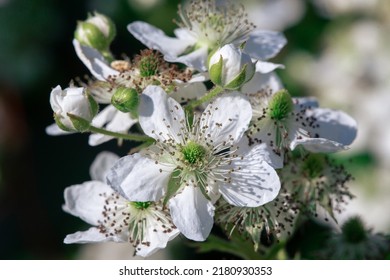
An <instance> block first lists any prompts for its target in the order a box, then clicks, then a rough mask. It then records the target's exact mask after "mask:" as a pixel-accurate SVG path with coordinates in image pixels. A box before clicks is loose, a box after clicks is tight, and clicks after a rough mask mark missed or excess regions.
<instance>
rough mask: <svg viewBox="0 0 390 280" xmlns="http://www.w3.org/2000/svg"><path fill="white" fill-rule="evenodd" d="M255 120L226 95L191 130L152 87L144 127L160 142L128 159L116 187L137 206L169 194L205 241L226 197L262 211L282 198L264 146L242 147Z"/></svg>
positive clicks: (142, 113)
mask: <svg viewBox="0 0 390 280" xmlns="http://www.w3.org/2000/svg"><path fill="white" fill-rule="evenodd" d="M251 117H252V113H251V107H250V104H249V102H248V101H247V100H246V99H245V98H243V97H242V96H241V95H240V94H239V93H238V92H233V93H230V94H227V93H225V94H224V95H222V97H220V98H218V99H216V100H215V101H214V102H212V103H210V104H209V105H208V106H207V107H206V109H205V110H204V112H203V113H202V114H201V115H199V116H195V121H194V123H193V125H192V126H189V124H188V123H187V121H186V117H185V114H184V110H183V109H182V107H181V106H180V104H179V103H178V102H176V101H175V100H174V99H172V98H170V97H168V95H167V94H166V93H165V92H164V91H163V90H162V89H161V88H160V87H157V86H149V87H147V88H146V90H145V91H144V92H143V94H142V96H141V103H140V108H139V122H140V125H141V127H142V129H143V130H144V132H145V134H147V135H148V136H150V137H153V138H154V139H156V144H155V145H154V146H151V147H149V148H148V149H146V150H145V151H144V152H143V153H142V154H134V155H129V156H126V157H123V158H121V159H120V160H119V161H118V162H117V163H116V164H115V165H114V167H113V168H112V169H111V171H110V173H109V174H108V176H107V181H108V184H109V185H111V186H112V187H113V188H114V189H115V190H117V191H118V192H119V193H121V195H122V196H124V197H126V198H127V199H129V200H133V201H155V200H159V199H161V198H162V197H163V196H165V200H166V201H168V203H169V208H170V211H171V215H172V219H173V222H174V224H175V225H176V226H177V227H178V229H179V230H180V232H182V233H183V234H184V235H185V236H186V237H187V238H189V239H192V240H196V241H202V240H205V239H206V238H207V236H208V235H209V233H210V231H211V228H212V226H213V216H214V205H213V204H214V202H215V201H216V200H217V199H218V197H220V195H222V197H223V198H224V199H225V200H226V201H228V202H229V203H231V204H233V205H237V206H247V207H255V206H259V205H262V204H265V203H267V202H269V201H271V200H273V199H274V198H275V197H276V195H277V194H278V192H279V189H280V181H279V178H278V176H277V174H276V172H275V170H274V169H273V168H271V167H270V166H269V165H268V164H267V163H266V162H265V161H264V160H263V157H262V150H261V149H260V146H256V147H254V148H253V149H252V150H250V151H248V152H247V153H242V154H241V153H239V151H238V150H237V149H236V148H234V145H235V144H236V143H237V142H238V141H239V140H240V138H241V137H242V135H243V134H244V132H245V130H246V129H247V127H248V124H249V122H250V120H251Z"/></svg>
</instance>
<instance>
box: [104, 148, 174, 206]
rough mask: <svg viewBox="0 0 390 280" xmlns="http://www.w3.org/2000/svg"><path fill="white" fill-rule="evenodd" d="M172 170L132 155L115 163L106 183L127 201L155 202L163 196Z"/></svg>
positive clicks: (138, 155)
mask: <svg viewBox="0 0 390 280" xmlns="http://www.w3.org/2000/svg"><path fill="white" fill-rule="evenodd" d="M174 168H175V166H169V165H167V164H164V165H162V164H159V163H157V164H156V163H155V161H154V160H151V159H149V158H146V157H142V156H141V155H140V154H133V155H129V156H125V157H122V158H121V159H119V160H118V161H117V162H116V163H115V165H114V166H113V167H112V168H111V170H110V171H109V172H108V174H107V183H108V184H109V185H110V186H111V187H112V188H113V189H114V190H116V191H117V192H118V193H120V194H122V196H123V197H125V198H126V199H128V200H129V201H157V200H159V199H160V198H161V197H162V196H163V195H164V193H165V189H166V187H167V185H168V181H169V179H170V176H171V173H172V171H173V170H174Z"/></svg>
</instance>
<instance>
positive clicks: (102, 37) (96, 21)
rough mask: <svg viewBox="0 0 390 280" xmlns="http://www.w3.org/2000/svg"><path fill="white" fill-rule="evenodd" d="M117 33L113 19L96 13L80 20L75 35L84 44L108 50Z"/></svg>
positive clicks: (100, 49)
mask: <svg viewBox="0 0 390 280" xmlns="http://www.w3.org/2000/svg"><path fill="white" fill-rule="evenodd" d="M115 35H116V28H115V25H114V23H113V22H112V20H111V19H110V18H108V17H106V16H104V15H102V14H99V13H95V14H94V15H93V16H89V17H88V19H87V20H86V21H79V22H78V23H77V28H76V31H75V34H74V37H75V38H76V39H77V40H78V41H79V42H80V43H81V44H82V45H86V46H89V47H92V48H94V49H97V50H99V51H101V52H103V51H107V50H108V48H109V46H110V44H111V42H112V41H113V40H114V38H115Z"/></svg>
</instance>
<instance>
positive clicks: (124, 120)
mask: <svg viewBox="0 0 390 280" xmlns="http://www.w3.org/2000/svg"><path fill="white" fill-rule="evenodd" d="M137 122H138V120H137V119H133V118H132V117H131V116H130V114H129V113H123V112H120V111H118V110H117V109H116V108H115V107H114V106H112V105H108V106H107V107H106V108H104V109H103V110H102V111H101V112H99V114H97V115H96V117H95V118H94V119H93V121H92V125H94V126H96V127H104V126H106V127H105V128H106V129H107V130H110V131H113V132H119V133H127V132H128V130H129V129H130V128H131V127H132V126H133V125H134V124H135V123H137ZM111 139H114V137H113V136H107V135H103V134H98V133H93V134H91V135H90V136H89V140H88V143H89V145H91V146H97V145H99V144H102V143H104V142H107V141H109V140H111Z"/></svg>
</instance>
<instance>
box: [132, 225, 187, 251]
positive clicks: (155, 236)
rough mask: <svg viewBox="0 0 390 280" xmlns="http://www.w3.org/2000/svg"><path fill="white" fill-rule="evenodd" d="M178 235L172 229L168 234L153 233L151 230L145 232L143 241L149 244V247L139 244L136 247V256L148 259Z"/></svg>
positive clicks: (177, 232)
mask: <svg viewBox="0 0 390 280" xmlns="http://www.w3.org/2000/svg"><path fill="white" fill-rule="evenodd" d="M179 234H180V231H179V230H178V229H174V230H172V231H171V232H169V233H167V232H166V233H164V232H162V231H159V230H158V231H156V232H154V231H153V230H152V229H150V230H149V231H147V232H146V235H147V236H146V238H145V240H148V241H149V242H150V245H144V244H142V243H141V244H139V245H138V246H137V249H136V252H137V255H138V256H141V257H148V256H150V255H152V254H154V253H155V252H157V251H158V250H160V249H163V248H165V247H166V246H167V243H168V242H169V241H171V240H172V239H174V238H175V237H176V236H178V235H179Z"/></svg>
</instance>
